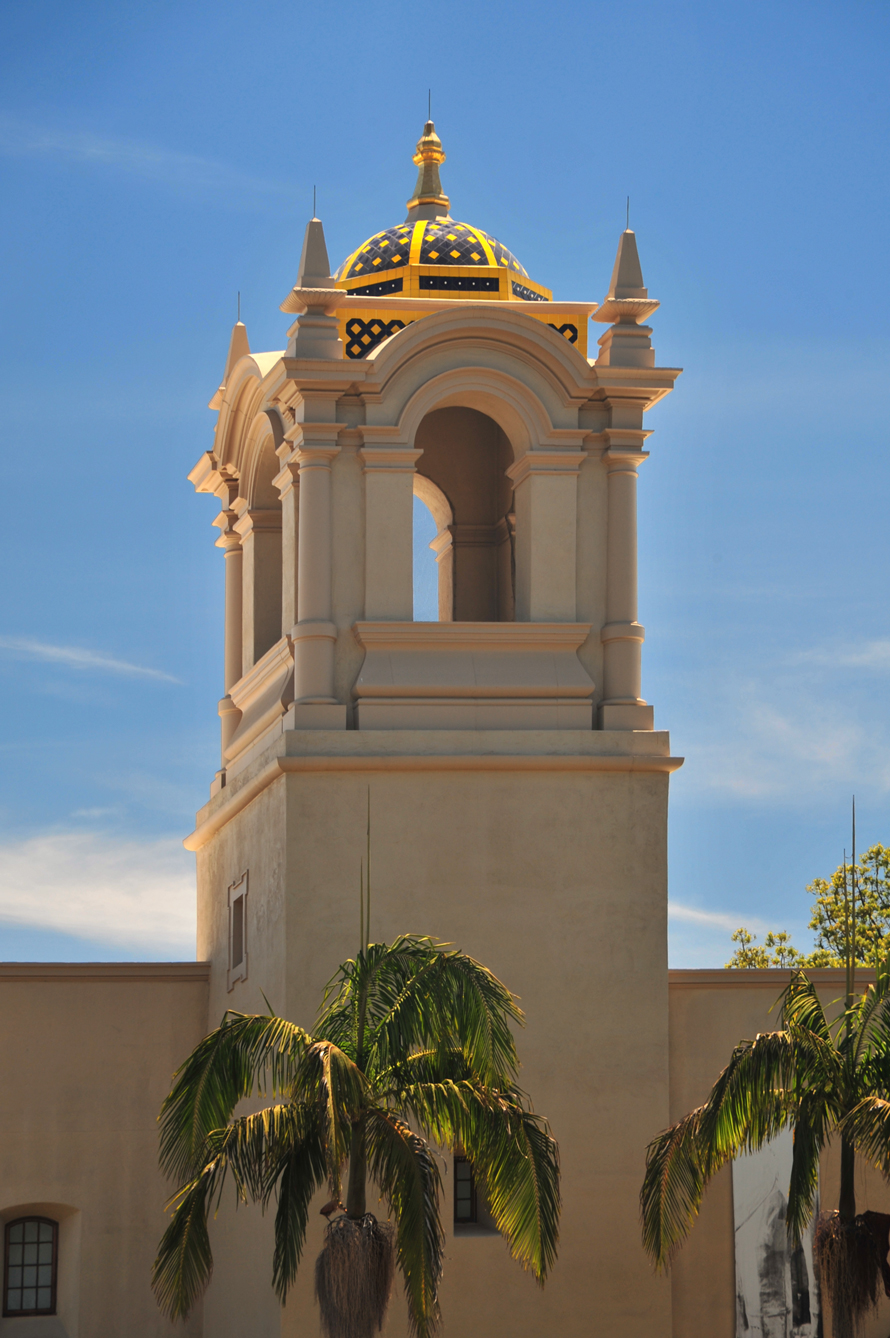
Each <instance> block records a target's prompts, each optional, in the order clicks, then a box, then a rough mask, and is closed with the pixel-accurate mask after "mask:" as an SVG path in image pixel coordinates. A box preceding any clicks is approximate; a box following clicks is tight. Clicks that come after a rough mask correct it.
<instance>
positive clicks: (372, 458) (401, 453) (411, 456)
mask: <svg viewBox="0 0 890 1338" xmlns="http://www.w3.org/2000/svg"><path fill="white" fill-rule="evenodd" d="M359 455H360V456H361V458H362V465H363V468H364V472H365V473H366V474H367V473H368V472H369V471H370V470H378V469H385V470H386V471H387V472H388V473H390V474H392V473H395V474H413V473H414V466H415V464H416V463H417V461H418V460H419V459H420V457H421V456H422V455H423V451H415V450H412V449H411V448H410V447H406V446H370V447H369V446H363V447H362V448H361V449H360V450H359Z"/></svg>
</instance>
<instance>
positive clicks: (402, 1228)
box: [366, 1108, 445, 1338]
mask: <svg viewBox="0 0 890 1338" xmlns="http://www.w3.org/2000/svg"><path fill="white" fill-rule="evenodd" d="M366 1133H367V1147H368V1169H369V1171H370V1173H371V1176H372V1178H373V1179H374V1181H375V1182H376V1183H377V1185H378V1186H379V1188H380V1192H381V1194H382V1195H383V1198H384V1199H385V1200H386V1202H387V1203H388V1204H389V1207H390V1211H391V1212H392V1215H393V1217H394V1218H395V1222H396V1232H397V1237H396V1254H397V1259H398V1265H399V1268H400V1270H401V1273H402V1277H403V1279H404V1283H405V1296H406V1298H407V1301H408V1319H409V1323H410V1327H411V1332H412V1333H414V1334H416V1335H417V1338H432V1335H433V1334H434V1333H435V1331H436V1328H437V1327H438V1324H439V1318H440V1314H439V1279H440V1277H441V1275H442V1260H443V1255H444V1250H445V1237H444V1234H443V1231H442V1223H441V1219H440V1214H439V1192H440V1189H441V1177H440V1175H439V1167H438V1165H437V1163H436V1159H435V1156H434V1155H433V1153H432V1150H431V1149H430V1147H429V1145H428V1144H427V1143H426V1142H425V1140H424V1139H423V1138H421V1137H420V1135H419V1134H416V1133H414V1132H413V1131H412V1130H411V1129H410V1128H409V1127H408V1125H407V1124H406V1123H405V1122H404V1120H402V1119H400V1118H399V1117H398V1116H397V1115H394V1114H393V1113H392V1112H391V1111H388V1110H383V1109H380V1108H371V1109H369V1111H368V1114H367V1124H366Z"/></svg>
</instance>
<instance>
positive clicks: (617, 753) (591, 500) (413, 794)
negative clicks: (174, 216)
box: [186, 122, 681, 1338]
mask: <svg viewBox="0 0 890 1338" xmlns="http://www.w3.org/2000/svg"><path fill="white" fill-rule="evenodd" d="M444 160H445V154H444V152H443V151H442V145H441V141H440V140H439V138H438V136H437V135H436V133H435V127H434V126H433V124H432V122H429V123H427V125H426V126H425V127H424V133H423V136H422V138H421V140H420V142H419V143H418V146H417V153H416V154H415V157H414V162H415V164H417V165H418V167H419V175H418V180H417V187H416V189H415V192H414V195H413V196H412V198H411V200H410V201H409V204H408V215H407V218H406V220H405V222H404V223H400V224H396V225H395V226H394V227H391V228H388V229H385V230H384V231H382V232H378V233H375V234H374V235H373V236H372V237H370V238H368V240H367V241H366V242H364V243H363V244H362V245H361V246H359V247H358V248H357V249H356V250H355V251H354V252H353V253H352V254H351V255H350V256H349V257H347V259H346V260H345V261H344V262H343V264H342V265H341V266H340V268H339V269H338V270H337V271H336V272H334V271H333V270H332V267H331V265H330V263H329V258H328V252H327V247H326V244H325V238H324V230H323V227H322V224H321V221H320V220H319V219H317V218H313V219H312V220H311V221H310V222H309V224H308V225H307V228H306V234H305V240H304V244H303V251H302V256H301V260H300V265H299V273H298V277H297V281H296V284H295V285H294V287H293V288H292V290H291V291H290V292H289V293H288V294H287V296H286V298H285V300H284V301H283V303H282V310H283V311H285V312H287V313H290V314H291V315H292V316H293V317H295V318H296V319H295V320H294V323H293V324H292V325H291V327H290V329H289V330H288V332H287V345H286V348H285V349H283V350H282V351H278V352H271V353H252V352H251V351H250V348H249V345H248V339H247V332H246V330H245V328H244V326H243V325H241V324H240V323H239V324H238V325H236V326H235V329H234V331H233V333H232V340H231V346H230V350H229V356H228V359H227V362H226V367H225V373H224V376H223V382H222V385H221V386H220V388H219V390H218V391H217V393H216V395H215V396H214V398H213V400H212V401H211V406H210V407H211V408H212V409H214V410H216V411H217V413H218V419H217V426H216V433H215V437H214V442H213V446H212V448H211V449H210V450H209V451H207V452H206V453H205V454H204V455H202V457H201V459H200V460H199V462H198V464H197V465H196V466H195V468H194V469H193V470H192V472H191V474H190V475H189V478H190V480H191V481H192V483H193V484H194V486H195V488H196V489H197V491H198V492H202V493H212V494H213V495H214V496H215V497H217V498H218V499H219V501H220V511H219V515H218V516H217V518H216V520H215V521H214V524H215V525H216V526H217V527H218V528H219V530H220V535H219V538H218V540H217V544H218V546H219V547H220V548H222V550H223V552H224V555H225V601H226V623H225V654H224V681H223V687H224V695H223V698H222V701H221V702H220V706H219V712H220V716H221V721H222V757H221V766H220V770H219V771H218V772H217V774H216V777H215V778H214V780H213V783H212V786H211V796H210V800H209V802H208V803H207V804H206V805H205V806H204V807H203V808H202V809H201V810H200V812H199V813H198V815H197V821H196V826H195V830H194V832H193V833H192V835H191V836H190V837H189V838H188V839H187V841H186V845H187V846H188V847H189V849H192V850H194V851H196V853H197V863H198V896H199V955H200V956H202V957H205V958H207V959H209V960H211V962H212V964H213V965H212V978H211V1003H210V1022H211V1025H216V1023H217V1022H218V1020H219V1018H220V1017H221V1015H222V1013H223V1012H224V1010H225V1009H226V1008H235V1009H238V1010H242V1011H263V1010H264V1009H265V1003H264V996H265V997H266V998H267V999H268V1000H269V1001H270V1003H271V1004H272V1006H273V1007H274V1008H275V1010H276V1011H278V1012H280V1013H283V1014H285V1015H286V1016H288V1017H290V1018H292V1019H293V1020H295V1021H299V1022H301V1023H303V1024H304V1025H307V1026H311V1024H312V1021H313V1019H314V1016H315V1012H316V1009H317V1007H318V1004H319V1001H320V998H321V993H322V989H323V987H324V984H325V982H326V981H327V980H328V979H329V977H330V976H331V974H332V973H333V971H334V970H335V968H336V966H337V964H338V963H339V962H340V961H342V960H344V959H345V958H347V957H349V956H350V955H352V954H353V953H354V951H355V949H356V946H357V940H358V925H359V906H358V883H359V867H360V860H361V857H362V854H363V852H364V846H365V827H366V811H367V805H368V802H369V798H370V806H371V843H372V906H371V936H372V938H374V939H377V940H380V939H391V938H393V937H395V936H396V935H397V934H399V933H401V932H416V933H426V934H432V935H434V936H436V937H438V938H440V939H443V940H447V941H449V942H452V943H455V944H456V945H458V946H460V947H461V948H462V949H463V950H464V951H466V952H468V953H470V954H472V955H473V956H475V957H477V958H479V959H480V960H481V961H483V962H485V964H486V965H487V966H489V967H491V969H492V970H494V971H495V973H496V974H497V975H498V976H499V977H500V978H501V979H502V980H503V981H504V982H505V983H506V984H507V985H508V987H509V988H510V989H512V990H513V991H515V993H517V994H518V995H519V996H520V998H521V1003H522V1007H523V1008H524V1009H525V1012H526V1015H527V1019H528V1025H527V1028H526V1030H525V1032H524V1033H523V1034H522V1035H521V1036H520V1037H519V1038H518V1043H519V1051H520V1057H521V1059H522V1060H523V1065H524V1067H523V1075H522V1079H523V1085H524V1086H525V1087H527V1089H528V1090H529V1091H530V1092H531V1093H532V1095H533V1097H534V1101H535V1105H536V1108H537V1109H538V1110H540V1111H541V1112H542V1113H544V1114H546V1115H547V1116H548V1118H549V1119H550V1121H551V1125H552V1128H553V1131H554V1134H555V1136H556V1138H557V1139H558V1141H559V1143H560V1148H561V1156H562V1170H563V1200H564V1208H563V1219H562V1230H561V1244H560V1254H559V1262H558V1264H557V1267H556V1269H555V1271H554V1274H553V1276H552V1279H551V1280H550V1281H548V1284H547V1287H546V1289H545V1290H544V1291H538V1290H537V1289H536V1287H535V1286H534V1284H533V1282H532V1281H531V1279H530V1278H528V1277H525V1276H523V1275H522V1274H521V1272H520V1271H519V1270H518V1269H517V1268H516V1266H515V1265H514V1264H512V1262H511V1261H510V1260H509V1258H508V1255H507V1252H506V1248H505V1246H504V1242H503V1241H502V1240H501V1238H500V1237H499V1236H498V1235H497V1233H495V1232H493V1231H489V1230H487V1229H486V1228H485V1226H484V1222H477V1223H476V1224H475V1225H472V1224H467V1223H465V1222H463V1221H457V1222H456V1223H454V1224H452V1217H453V1213H452V1206H451V1205H452V1195H453V1168H452V1167H451V1166H450V1164H445V1165H444V1167H443V1170H444V1175H443V1183H444V1186H445V1195H444V1199H443V1213H444V1216H445V1221H446V1229H447V1231H448V1233H449V1247H448V1259H447V1264H446V1272H445V1278H444V1284H443V1294H442V1305H443V1314H444V1328H445V1333H446V1335H448V1334H454V1335H457V1334H466V1333H472V1334H476V1333H478V1334H483V1333H494V1332H496V1331H498V1332H500V1331H504V1332H510V1333H511V1334H512V1335H514V1338H540V1335H541V1334H542V1333H556V1332H557V1331H558V1332H559V1333H560V1334H562V1335H563V1336H564V1338H575V1336H576V1335H577V1338H581V1335H582V1334H583V1335H585V1338H586V1335H587V1333H588V1332H589V1329H590V1325H591V1321H594V1322H595V1325H596V1327H597V1328H603V1329H608V1330H610V1331H613V1332H615V1333H620V1334H621V1335H622V1338H637V1336H639V1338H643V1335H645V1336H646V1338H651V1336H652V1335H653V1334H659V1335H661V1334H663V1335H667V1334H668V1333H669V1331H670V1291H669V1284H668V1283H667V1282H666V1281H665V1280H663V1279H657V1278H655V1277H654V1276H653V1275H652V1272H651V1269H650V1268H649V1265H648V1264H647V1262H646V1260H645V1258H644V1256H643V1252H642V1248H641V1246H640V1241H639V1228H638V1211H637V1194H638V1190H639V1183H640V1179H641V1175H642V1166H643V1157H644V1150H645V1144H646V1142H647V1139H648V1137H649V1135H650V1134H651V1131H652V1129H653V1128H658V1127H662V1126H664V1125H665V1124H667V1123H668V1067H667V1065H668V1013H667V947H666V925H667V866H666V855H667V800H668V780H669V775H670V773H671V771H673V770H675V769H676V768H677V767H678V766H679V765H680V763H681V759H679V758H675V757H673V756H672V755H671V752H670V744H669V738H668V735H667V733H665V732H663V731H659V730H656V729H655V728H654V720H653V708H652V706H651V705H649V704H648V703H647V702H646V701H645V700H644V698H643V696H642V675H641V657H642V645H643V638H644V632H643V627H642V626H641V625H640V622H639V617H638V608H637V538H636V489H637V472H638V469H639V466H640V465H641V464H642V463H643V462H644V461H645V460H646V458H647V454H648V452H647V449H646V443H647V439H648V437H649V435H650V433H649V431H648V429H647V428H645V427H644V414H645V413H646V412H647V411H648V410H649V409H651V408H652V407H653V406H654V405H655V404H657V402H658V401H659V400H660V399H662V398H663V396H665V395H667V394H668V393H669V392H670V390H671V389H672V387H673V383H674V381H675V379H676V377H677V376H678V375H679V373H678V371H677V370H676V369H672V368H661V367H657V366H656V365H655V355H654V352H653V350H652V346H651V338H650V337H651V334H652V331H651V328H650V327H649V326H648V325H646V324H644V323H643V322H644V321H645V320H646V319H647V318H648V317H649V316H650V315H651V314H652V313H653V312H654V311H655V310H656V308H657V306H658V303H657V302H656V301H654V300H652V299H650V298H649V295H648V291H647V289H646V287H645V286H644V283H643V275H642V271H641V267H640V261H639V256H638V252H637V244H636V238H635V236H634V233H633V232H631V231H630V230H628V231H626V232H624V233H623V234H622V236H621V238H620V241H619V245H618V254H617V258H616V261H615V268H614V271H613V273H612V279H611V283H610V285H609V288H608V292H607V294H606V297H605V300H604V302H603V303H602V305H600V306H597V304H596V303H595V302H589V301H577V302H574V301H573V302H556V301H553V299H552V294H551V292H550V291H549V290H548V289H546V288H545V287H543V286H542V285H541V284H540V283H538V282H537V281H536V280H533V279H532V278H531V277H530V276H529V274H528V273H527V272H526V271H525V269H524V268H523V267H522V265H521V264H520V263H519V261H518V260H517V259H516V257H515V256H514V255H513V254H512V252H510V251H509V250H508V249H507V247H505V246H504V245H503V244H502V243H501V242H499V241H498V240H497V239H496V238H494V237H492V236H491V235H490V234H489V233H487V232H485V231H483V230H482V229H480V228H477V227H475V226H471V225H470V224H468V223H463V222H456V221H455V219H454V218H453V217H452V216H451V214H450V213H449V209H450V207H451V206H450V202H449V199H448V197H447V196H446V195H444V193H443V190H442V185H441V182H440V178H439V167H440V165H441V164H442V163H443V162H444ZM591 318H592V319H593V320H594V321H598V322H600V323H601V324H603V325H604V326H605V327H606V328H605V331H604V333H603V334H602V336H601V337H600V338H599V341H598V352H597V355H596V356H595V357H594V356H590V355H589V353H588V326H589V321H590V319H591ZM414 495H417V496H418V497H420V498H421V500H423V501H424V502H425V504H426V505H427V506H428V508H429V510H430V511H431V513H432V515H433V518H434V519H435V521H436V524H437V529H438V532H437V534H436V537H435V539H434V541H433V544H432V545H431V546H432V547H433V549H434V552H435V555H436V561H437V564H438V568H437V569H438V613H439V616H438V620H437V621H436V622H415V621H414V620H413V538H412V514H413V498H414ZM236 958H237V960H236ZM321 1221H322V1219H318V1222H319V1223H321ZM315 1230H316V1227H315V1220H314V1219H310V1229H309V1239H308V1241H307V1257H306V1261H305V1262H304V1265H303V1269H302V1273H301V1277H300V1280H299V1283H298V1286H297V1288H296V1290H295V1292H294V1294H293V1296H292V1298H291V1299H290V1300H289V1302H288V1305H287V1307H286V1308H285V1309H284V1310H281V1309H280V1308H279V1306H278V1304H277V1302H276V1300H275V1298H274V1296H273V1293H272V1290H271V1281H270V1280H271V1243H270V1242H271V1236H270V1231H269V1222H268V1220H266V1219H263V1218H262V1217H261V1216H260V1215H259V1213H254V1212H253V1211H252V1210H251V1211H245V1210H243V1209H241V1210H239V1211H238V1213H237V1215H236V1214H235V1212H234V1211H231V1210H230V1209H229V1208H228V1206H227V1205H226V1204H224V1206H223V1209H222V1210H221V1212H220V1214H219V1217H218V1219H217V1221H216V1223H215V1225H214V1241H213V1245H214V1254H215V1259H216V1272H215V1275H214V1280H213V1282H212V1284H211V1287H210V1290H209V1292H208V1294H207V1298H206V1301H205V1307H204V1314H205V1321H204V1322H205V1333H206V1334H208V1335H212V1338H228V1336H229V1335H232V1338H235V1336H236V1335H237V1336H238V1338H241V1335H243V1334H244V1333H246V1332H248V1331H249V1332H251V1333H252V1334H255V1335H257V1336H258V1338H259V1336H262V1338H265V1336H266V1335H272V1334H275V1335H279V1334H297V1333H300V1334H302V1333H304V1332H306V1331H307V1326H308V1331H311V1332H314V1331H315V1326H316V1324H317V1318H316V1316H315V1314H314V1313H313V1303H312V1286H311V1261H312V1257H313V1253H314V1250H315V1245H316V1243H317V1242H316V1239H315V1236H314V1235H313V1232H315ZM317 1236H318V1243H320V1238H321V1226H320V1225H319V1226H318V1229H317ZM403 1324H404V1319H403V1317H402V1314H401V1312H400V1311H399V1310H398V1308H396V1309H395V1310H394V1313H393V1316H392V1317H391V1319H390V1321H389V1329H390V1332H391V1333H392V1334H394V1335H395V1334H398V1333H400V1332H401V1326H402V1325H403Z"/></svg>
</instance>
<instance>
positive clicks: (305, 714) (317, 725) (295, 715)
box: [284, 702, 346, 729]
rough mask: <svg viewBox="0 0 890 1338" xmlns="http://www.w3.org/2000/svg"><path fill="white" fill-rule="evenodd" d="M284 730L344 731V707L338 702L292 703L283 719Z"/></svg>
mask: <svg viewBox="0 0 890 1338" xmlns="http://www.w3.org/2000/svg"><path fill="white" fill-rule="evenodd" d="M284 728H285V729H345V728H346V707H345V706H342V705H340V703H339V702H331V703H324V702H294V704H293V706H289V707H288V709H287V715H286V716H285V717H284Z"/></svg>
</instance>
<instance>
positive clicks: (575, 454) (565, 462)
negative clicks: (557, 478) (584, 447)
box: [506, 450, 587, 488]
mask: <svg viewBox="0 0 890 1338" xmlns="http://www.w3.org/2000/svg"><path fill="white" fill-rule="evenodd" d="M586 459H587V451H554V450H538V451H534V450H533V451H526V453H525V455H521V456H520V457H519V459H518V460H517V461H515V463H514V464H512V465H511V466H510V468H509V469H508V470H507V471H506V473H507V477H508V478H511V479H512V480H513V485H514V487H516V488H518V487H519V485H520V484H521V483H524V482H525V480H526V479H527V478H528V477H529V475H530V474H536V475H547V474H559V475H563V476H565V475H566V474H568V475H577V474H578V473H580V470H581V466H582V465H583V463H584V461H585V460H586Z"/></svg>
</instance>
